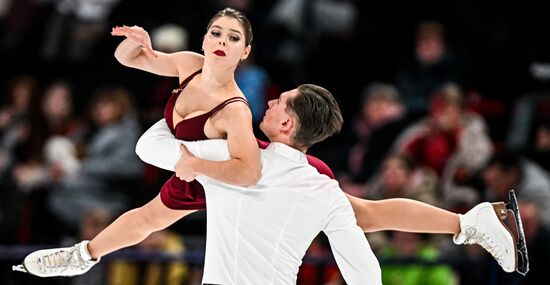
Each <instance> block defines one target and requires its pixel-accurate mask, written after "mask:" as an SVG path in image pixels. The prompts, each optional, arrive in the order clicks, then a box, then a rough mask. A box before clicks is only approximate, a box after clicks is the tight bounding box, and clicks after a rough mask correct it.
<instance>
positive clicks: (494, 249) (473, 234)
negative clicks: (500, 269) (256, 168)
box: [464, 227, 503, 265]
mask: <svg viewBox="0 0 550 285" xmlns="http://www.w3.org/2000/svg"><path fill="white" fill-rule="evenodd" d="M464 234H465V236H466V240H465V241H464V243H465V244H479V245H480V246H481V247H483V248H484V249H485V250H487V251H488V252H489V253H490V254H491V255H492V256H493V257H494V258H495V260H496V261H497V262H498V264H499V265H502V260H503V257H502V256H503V254H502V249H501V248H500V247H499V246H498V245H497V243H496V242H495V241H494V240H493V239H492V238H491V236H490V235H486V234H485V233H483V232H481V233H480V232H478V231H477V230H476V229H475V228H473V227H467V228H465V229H464Z"/></svg>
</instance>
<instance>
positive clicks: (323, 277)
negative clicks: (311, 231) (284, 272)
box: [296, 234, 344, 285]
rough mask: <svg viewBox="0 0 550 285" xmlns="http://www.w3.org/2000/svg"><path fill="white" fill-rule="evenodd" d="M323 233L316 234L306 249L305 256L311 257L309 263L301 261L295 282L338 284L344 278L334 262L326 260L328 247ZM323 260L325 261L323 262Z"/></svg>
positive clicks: (302, 283)
mask: <svg viewBox="0 0 550 285" xmlns="http://www.w3.org/2000/svg"><path fill="white" fill-rule="evenodd" d="M327 245H328V240H327V238H326V236H324V234H320V235H318V236H317V237H316V238H315V239H314V240H313V241H312V242H311V245H310V246H309V248H308V249H307V251H306V256H307V257H308V258H310V259H311V261H313V262H310V263H303V264H302V266H300V270H299V271H298V277H297V282H296V284H299V285H317V284H326V285H340V284H344V279H343V278H342V275H341V274H340V271H339V269H338V266H336V264H335V263H330V262H328V261H329V260H326V257H327V256H330V254H331V253H330V248H329V247H328V246H327ZM323 261H325V262H323Z"/></svg>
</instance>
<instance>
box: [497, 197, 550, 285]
mask: <svg viewBox="0 0 550 285" xmlns="http://www.w3.org/2000/svg"><path fill="white" fill-rule="evenodd" d="M519 210H520V216H521V220H522V223H523V231H524V233H525V241H526V242H527V251H528V253H529V273H528V274H527V275H526V276H519V275H517V274H514V275H515V276H514V277H516V278H515V279H516V280H515V282H510V283H503V284H525V285H527V284H544V283H545V282H546V280H547V276H546V273H547V272H546V266H545V265H546V261H547V260H550V243H549V242H548V241H550V228H548V227H547V226H545V225H544V224H543V223H542V219H541V210H540V209H539V207H538V206H537V203H536V201H529V200H520V201H519ZM512 229H513V230H514V231H516V228H515V227H512ZM516 236H517V234H516ZM519 258H520V256H518V259H519ZM507 277H510V276H507ZM517 279H519V280H517ZM518 281H519V282H518Z"/></svg>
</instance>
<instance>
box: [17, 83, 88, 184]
mask: <svg viewBox="0 0 550 285" xmlns="http://www.w3.org/2000/svg"><path fill="white" fill-rule="evenodd" d="M41 107H42V109H41V112H40V114H41V115H40V122H39V124H35V125H34V126H33V131H32V132H33V133H41V134H42V135H43V138H41V143H40V145H39V146H37V147H38V148H40V150H41V151H42V152H43V154H42V155H41V156H40V159H34V160H33V161H30V162H26V163H21V164H18V165H16V167H15V169H14V177H15V179H16V182H17V183H18V185H19V187H20V188H22V189H27V190H32V189H36V188H41V187H45V186H46V185H47V184H49V183H53V182H56V181H57V180H58V179H59V177H60V176H62V175H65V174H72V173H74V171H76V169H77V168H78V166H79V165H78V164H79V163H78V161H77V160H76V158H75V156H76V149H75V148H74V145H73V144H74V143H77V142H79V141H80V139H81V136H82V131H83V125H82V123H81V122H80V120H78V119H76V118H75V117H74V116H73V112H72V111H73V100H72V93H71V89H70V87H69V84H68V83H67V82H62V81H59V82H56V83H53V84H51V85H50V86H49V87H48V88H47V89H46V92H45V94H44V97H43V99H42V106H41ZM66 153H72V155H71V156H67V155H65V154H66Z"/></svg>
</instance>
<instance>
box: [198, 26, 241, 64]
mask: <svg viewBox="0 0 550 285" xmlns="http://www.w3.org/2000/svg"><path fill="white" fill-rule="evenodd" d="M245 45H246V43H245V35H244V29H243V27H242V25H241V23H240V22H239V21H238V20H237V19H235V18H232V17H219V18H218V19H216V20H215V21H214V22H213V23H212V26H211V27H210V29H208V31H207V33H206V35H205V36H204V40H203V43H202V48H203V50H204V56H205V61H207V62H210V63H211V64H214V65H219V66H227V67H236V66H237V64H238V63H239V61H241V60H244V59H246V58H247V57H248V54H249V53H250V49H251V47H250V46H245Z"/></svg>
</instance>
